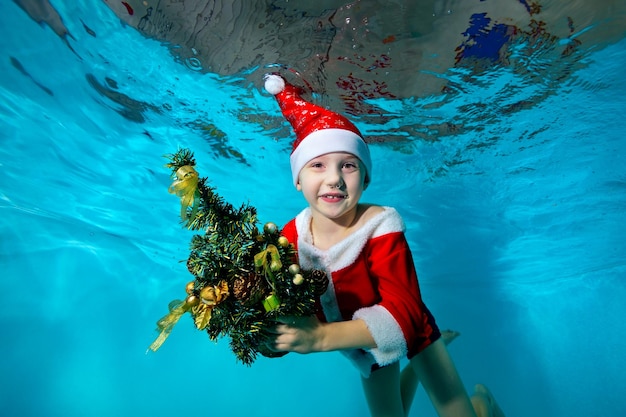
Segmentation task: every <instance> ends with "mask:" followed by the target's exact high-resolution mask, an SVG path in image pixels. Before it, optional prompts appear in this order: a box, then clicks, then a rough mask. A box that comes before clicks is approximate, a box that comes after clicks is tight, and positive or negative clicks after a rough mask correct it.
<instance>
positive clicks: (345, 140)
mask: <svg viewBox="0 0 626 417" xmlns="http://www.w3.org/2000/svg"><path fill="white" fill-rule="evenodd" d="M265 89H266V90H267V92H268V93H270V94H272V95H274V96H275V97H276V100H277V101H278V105H279V106H280V110H281V111H282V113H283V115H284V116H285V118H286V119H287V120H288V121H289V123H291V126H292V127H293V130H294V131H295V133H296V140H295V141H294V143H293V150H292V152H291V157H290V161H291V175H292V177H293V183H294V185H297V183H298V175H299V174H300V170H301V169H302V167H304V165H305V164H306V163H307V162H309V161H310V160H311V159H313V158H317V157H318V156H321V155H324V154H327V153H331V152H348V153H351V154H353V155H355V156H356V157H358V158H359V159H360V160H361V162H363V165H365V169H366V181H367V182H369V181H370V180H371V178H372V158H371V156H370V151H369V148H368V147H367V144H366V143H365V141H364V140H363V135H362V134H361V132H359V129H357V127H356V126H355V125H354V124H353V123H352V122H350V121H349V120H348V119H347V118H346V117H344V116H342V115H340V114H338V113H335V112H333V111H330V110H328V109H325V108H323V107H320V106H317V105H315V104H312V103H309V102H308V101H306V100H304V99H303V98H302V97H300V90H298V89H297V88H296V87H294V86H293V85H291V84H289V83H288V82H287V81H285V79H284V78H283V77H281V76H280V75H277V74H266V75H265Z"/></svg>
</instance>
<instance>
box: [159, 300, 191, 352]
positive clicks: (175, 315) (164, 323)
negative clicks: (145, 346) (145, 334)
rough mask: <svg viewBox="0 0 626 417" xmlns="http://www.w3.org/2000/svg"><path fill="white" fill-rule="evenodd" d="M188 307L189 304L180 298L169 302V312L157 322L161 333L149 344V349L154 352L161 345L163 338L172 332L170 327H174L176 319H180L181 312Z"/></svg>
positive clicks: (185, 310) (184, 311) (183, 312)
mask: <svg viewBox="0 0 626 417" xmlns="http://www.w3.org/2000/svg"><path fill="white" fill-rule="evenodd" d="M190 307H191V306H190V305H189V304H188V303H187V301H181V300H174V301H172V302H171V303H170V304H169V309H170V312H169V314H167V315H166V316H164V317H162V318H161V319H160V320H159V321H158V322H157V330H159V331H160V332H161V333H159V336H158V337H157V338H156V340H155V341H154V342H152V344H151V345H150V347H149V349H150V350H151V351H153V352H156V351H157V350H158V349H159V348H160V347H161V345H162V344H163V342H165V339H167V337H168V336H169V335H170V333H171V332H172V329H173V328H174V326H175V325H176V323H178V320H180V318H181V317H182V316H183V314H185V313H186V312H187V311H189V308H190Z"/></svg>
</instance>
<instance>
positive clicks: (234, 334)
mask: <svg viewBox="0 0 626 417" xmlns="http://www.w3.org/2000/svg"><path fill="white" fill-rule="evenodd" d="M167 158H168V159H169V160H170V162H169V163H168V164H167V165H166V167H168V168H170V169H171V170H172V176H173V178H174V182H173V183H172V185H171V186H170V187H169V192H170V193H172V194H176V195H177V196H178V197H180V202H181V213H180V217H181V220H182V222H183V224H184V225H185V226H186V227H187V228H189V229H190V230H199V231H200V230H201V231H203V232H204V234H202V235H201V234H197V235H194V236H193V237H192V239H191V243H190V254H189V258H188V259H187V269H188V270H189V272H190V273H191V274H192V275H193V276H194V280H193V281H191V282H189V283H187V285H186V287H185V291H186V294H187V295H186V298H185V299H184V300H182V301H181V300H174V301H172V302H170V304H169V313H168V314H167V315H165V316H164V317H163V318H161V319H160V320H159V321H158V322H157V331H159V336H158V337H157V338H156V340H155V341H154V342H153V343H152V344H151V345H150V349H151V350H152V351H156V350H157V349H159V347H161V345H162V344H163V342H165V340H166V339H167V337H168V336H169V334H170V333H171V331H172V329H173V328H174V326H175V325H176V323H177V322H178V321H179V320H180V318H181V317H182V316H183V315H185V313H190V315H191V316H192V318H193V322H194V324H195V326H196V328H197V329H198V330H203V331H206V332H207V333H208V335H209V338H210V339H211V340H213V341H215V340H217V339H219V338H221V337H229V338H230V348H231V350H232V351H233V353H234V354H235V356H236V358H237V359H238V360H239V361H241V362H243V363H244V364H246V365H251V364H252V363H253V362H254V361H255V359H256V358H257V354H259V353H261V354H262V355H264V356H269V357H276V356H282V355H283V353H276V352H273V351H271V350H270V349H268V348H267V347H266V342H267V340H268V338H269V337H271V334H270V333H269V332H268V329H269V328H271V327H272V326H274V325H275V320H276V318H278V317H282V316H307V315H312V314H314V313H315V311H316V302H317V300H318V298H319V296H320V295H321V294H322V293H323V292H324V291H326V288H327V287H328V277H327V276H326V274H325V273H324V272H323V271H319V270H313V271H305V270H301V268H300V266H299V265H298V263H297V253H296V250H295V247H294V245H293V244H292V243H290V242H289V241H288V240H287V238H285V237H284V236H281V235H280V229H279V227H278V226H277V225H276V224H275V223H265V225H264V226H263V228H262V229H261V230H259V228H258V220H257V215H256V209H255V208H254V207H252V206H250V205H246V204H244V205H242V206H241V207H240V208H238V209H236V208H235V207H233V206H232V205H231V204H229V203H227V202H225V201H224V200H223V199H222V198H221V197H220V196H219V195H218V194H217V193H216V192H215V189H214V188H212V187H210V186H209V185H207V179H206V178H201V177H200V176H199V174H198V172H197V171H196V170H195V168H194V167H195V165H196V164H195V159H194V156H193V153H192V152H190V151H189V150H187V149H181V150H179V151H178V152H176V153H175V154H172V155H167Z"/></svg>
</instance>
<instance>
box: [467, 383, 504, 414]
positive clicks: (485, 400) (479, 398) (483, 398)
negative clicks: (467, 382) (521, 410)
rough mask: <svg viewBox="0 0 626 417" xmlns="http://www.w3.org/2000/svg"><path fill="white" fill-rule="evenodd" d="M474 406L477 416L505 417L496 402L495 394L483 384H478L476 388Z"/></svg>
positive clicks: (473, 399)
mask: <svg viewBox="0 0 626 417" xmlns="http://www.w3.org/2000/svg"><path fill="white" fill-rule="evenodd" d="M472 404H473V405H474V408H475V409H476V414H478V415H479V416H485V417H487V416H488V417H504V412H503V411H502V409H501V408H500V406H499V405H498V403H497V402H496V399H495V398H494V397H493V394H492V393H491V391H489V389H488V388H487V387H486V386H484V385H483V384H476V385H475V386H474V395H473V396H472Z"/></svg>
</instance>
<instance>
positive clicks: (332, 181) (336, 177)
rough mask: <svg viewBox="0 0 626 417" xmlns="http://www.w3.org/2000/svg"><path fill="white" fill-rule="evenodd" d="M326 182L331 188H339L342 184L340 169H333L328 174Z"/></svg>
mask: <svg viewBox="0 0 626 417" xmlns="http://www.w3.org/2000/svg"><path fill="white" fill-rule="evenodd" d="M326 183H327V185H328V186H329V187H331V188H340V187H342V186H343V185H344V182H343V177H342V176H341V172H340V171H333V172H330V173H329V174H328V178H327V180H326Z"/></svg>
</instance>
